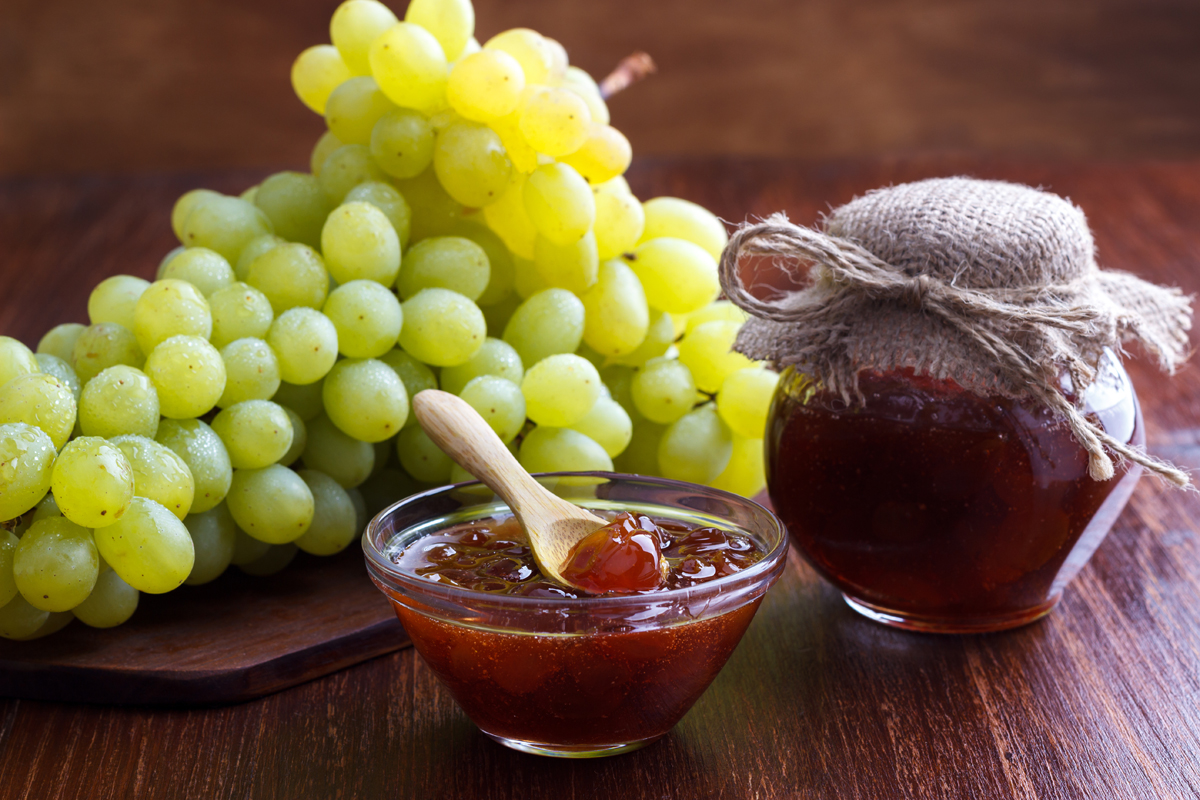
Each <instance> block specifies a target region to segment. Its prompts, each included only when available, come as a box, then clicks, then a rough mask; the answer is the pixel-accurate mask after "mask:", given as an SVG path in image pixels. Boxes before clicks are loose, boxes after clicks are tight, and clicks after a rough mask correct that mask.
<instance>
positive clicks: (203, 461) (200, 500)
mask: <svg viewBox="0 0 1200 800" xmlns="http://www.w3.org/2000/svg"><path fill="white" fill-rule="evenodd" d="M155 439H156V441H157V442H158V443H159V444H162V445H165V446H166V447H168V448H169V449H170V450H171V452H173V453H175V455H177V456H179V457H180V458H181V459H183V463H184V464H186V465H187V468H188V472H190V473H191V475H192V480H193V483H194V487H195V489H194V493H193V500H192V509H191V510H192V513H193V514H202V513H204V512H205V511H208V510H210V509H212V508H214V507H215V506H216V505H217V504H218V503H220V502H221V501H222V500H224V499H225V495H226V494H228V492H229V483H230V481H232V480H233V468H232V466H231V465H230V463H229V453H227V452H226V450H225V445H224V443H223V442H222V441H221V437H219V436H217V434H216V433H215V432H214V431H213V429H212V428H210V427H209V426H208V425H206V424H205V423H203V422H201V421H200V420H198V419H185V420H174V419H164V420H163V421H162V422H161V423H160V424H159V426H158V436H157V437H155Z"/></svg>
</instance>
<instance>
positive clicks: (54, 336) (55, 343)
mask: <svg viewBox="0 0 1200 800" xmlns="http://www.w3.org/2000/svg"><path fill="white" fill-rule="evenodd" d="M86 327H87V326H86V325H80V324H79V323H78V322H64V323H63V324H62V325H55V326H54V327H53V328H51V329H50V330H48V331H46V335H45V336H43V337H42V338H41V339H40V340H39V341H38V345H37V351H38V352H39V353H47V354H49V355H52V356H58V357H59V358H61V359H62V360H63V361H65V362H67V363H68V364H70V363H72V362H73V361H74V360H75V342H76V341H78V339H79V337H80V335H82V334H83V331H84V329H85V328H86Z"/></svg>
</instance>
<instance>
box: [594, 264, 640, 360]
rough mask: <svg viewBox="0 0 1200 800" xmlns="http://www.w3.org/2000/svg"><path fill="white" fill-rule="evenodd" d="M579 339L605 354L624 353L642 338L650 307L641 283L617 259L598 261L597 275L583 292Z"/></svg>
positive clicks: (630, 351) (637, 344) (635, 348)
mask: <svg viewBox="0 0 1200 800" xmlns="http://www.w3.org/2000/svg"><path fill="white" fill-rule="evenodd" d="M582 300H583V308H584V313H585V316H584V325H583V340H584V341H585V342H587V344H588V346H589V347H591V348H593V349H594V350H595V351H596V352H597V353H600V354H601V355H603V356H608V357H620V356H628V355H630V354H631V353H633V352H635V351H636V350H637V349H638V347H640V346H641V344H642V343H643V342H644V341H646V333H647V331H649V329H650V309H649V307H648V306H647V305H646V293H645V291H644V290H643V289H642V283H641V281H639V280H638V278H637V275H635V274H634V273H633V270H631V269H630V268H629V267H628V266H627V265H626V264H625V262H623V261H621V260H620V259H612V260H609V261H605V262H604V263H603V264H601V265H600V272H599V279H598V281H597V283H596V285H595V286H593V287H592V288H591V289H590V290H589V291H588V292H587V294H585V295H583V297H582Z"/></svg>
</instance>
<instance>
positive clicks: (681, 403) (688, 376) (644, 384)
mask: <svg viewBox="0 0 1200 800" xmlns="http://www.w3.org/2000/svg"><path fill="white" fill-rule="evenodd" d="M629 388H630V395H631V396H632V397H633V404H634V406H636V407H637V410H638V412H639V413H640V414H641V415H642V416H644V417H645V418H646V419H648V420H650V421H652V422H657V423H660V424H664V425H665V424H666V423H669V422H674V421H675V420H677V419H679V418H680V417H682V416H683V415H684V414H686V413H688V412H689V411H691V410H692V406H694V405H695V404H696V381H695V380H694V379H693V377H692V372H691V370H689V369H688V368H687V366H686V365H684V364H682V363H680V362H679V361H676V360H675V359H673V358H662V357H660V358H652V359H650V360H649V361H647V362H646V365H645V366H644V367H642V368H641V369H640V370H638V371H637V374H636V375H634V376H633V382H632V383H631V384H630V387H629Z"/></svg>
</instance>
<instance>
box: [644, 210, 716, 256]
mask: <svg viewBox="0 0 1200 800" xmlns="http://www.w3.org/2000/svg"><path fill="white" fill-rule="evenodd" d="M643 208H644V210H645V212H646V227H645V229H644V230H643V232H642V238H641V240H640V241H639V244H640V243H641V242H648V241H650V240H651V239H660V238H662V237H664V236H666V237H672V238H675V239H684V240H686V241H689V242H692V243H693V244H696V245H699V246H700V247H702V248H704V249H705V250H706V251H708V254H709V255H710V256H712V257H713V258H714V259H715V260H718V261H719V260H720V259H721V251H723V250H724V249H725V243H726V242H728V241H729V234H728V233H726V232H725V225H724V223H722V222H721V220H719V219H717V217H716V215H715V214H713V213H712V212H711V211H709V210H708V209H706V208H704V207H703V206H699V205H696V204H695V203H691V202H688V201H687V200H680V199H679V198H677V197H656V198H654V199H653V200H647V201H646V202H645V203H644V204H643Z"/></svg>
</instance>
